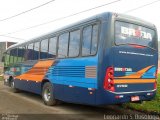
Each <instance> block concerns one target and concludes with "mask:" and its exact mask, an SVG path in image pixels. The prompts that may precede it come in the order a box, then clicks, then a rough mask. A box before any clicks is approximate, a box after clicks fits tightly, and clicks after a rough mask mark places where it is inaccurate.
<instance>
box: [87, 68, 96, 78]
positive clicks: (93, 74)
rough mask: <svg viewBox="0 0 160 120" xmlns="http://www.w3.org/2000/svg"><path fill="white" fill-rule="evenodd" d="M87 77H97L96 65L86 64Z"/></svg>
mask: <svg viewBox="0 0 160 120" xmlns="http://www.w3.org/2000/svg"><path fill="white" fill-rule="evenodd" d="M85 77H86V78H96V77H97V68H96V66H86V68H85Z"/></svg>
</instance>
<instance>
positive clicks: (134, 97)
mask: <svg viewBox="0 0 160 120" xmlns="http://www.w3.org/2000/svg"><path fill="white" fill-rule="evenodd" d="M139 100H140V99H139V96H132V97H131V101H139Z"/></svg>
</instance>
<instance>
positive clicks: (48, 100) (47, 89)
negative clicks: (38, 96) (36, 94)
mask: <svg viewBox="0 0 160 120" xmlns="http://www.w3.org/2000/svg"><path fill="white" fill-rule="evenodd" d="M42 98H43V101H44V104H46V105H48V106H53V105H57V100H56V99H55V98H54V95H53V87H52V85H51V84H50V83H49V82H47V83H45V84H44V85H43V90H42Z"/></svg>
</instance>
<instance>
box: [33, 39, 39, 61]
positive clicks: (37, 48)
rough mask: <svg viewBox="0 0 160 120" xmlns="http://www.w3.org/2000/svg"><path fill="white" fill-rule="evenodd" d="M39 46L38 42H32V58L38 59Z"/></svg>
mask: <svg viewBox="0 0 160 120" xmlns="http://www.w3.org/2000/svg"><path fill="white" fill-rule="evenodd" d="M39 46H40V42H36V43H34V56H33V60H38V59H39Z"/></svg>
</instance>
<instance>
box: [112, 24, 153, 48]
mask: <svg viewBox="0 0 160 120" xmlns="http://www.w3.org/2000/svg"><path fill="white" fill-rule="evenodd" d="M155 36H156V35H155V31H154V30H152V29H149V28H147V27H143V26H139V25H136V24H131V23H127V22H120V21H116V22H115V43H116V45H121V44H136V45H142V46H148V47H150V48H153V49H156V42H155V41H156V40H155V39H156V38H155Z"/></svg>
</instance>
